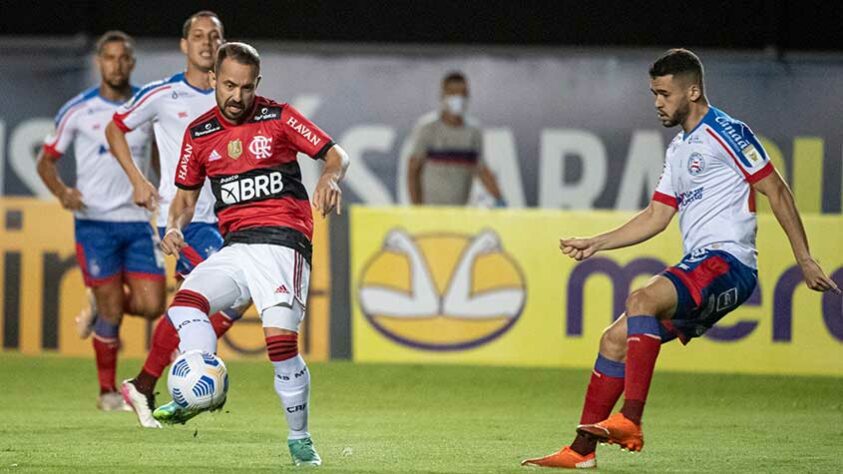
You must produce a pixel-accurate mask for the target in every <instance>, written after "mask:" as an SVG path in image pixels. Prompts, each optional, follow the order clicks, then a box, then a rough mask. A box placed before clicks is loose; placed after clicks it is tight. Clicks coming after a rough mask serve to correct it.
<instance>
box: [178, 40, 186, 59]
mask: <svg viewBox="0 0 843 474" xmlns="http://www.w3.org/2000/svg"><path fill="white" fill-rule="evenodd" d="M179 49H181V53H182V54H184V55H187V38H182V39H181V40H179Z"/></svg>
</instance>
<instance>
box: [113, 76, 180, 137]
mask: <svg viewBox="0 0 843 474" xmlns="http://www.w3.org/2000/svg"><path fill="white" fill-rule="evenodd" d="M170 89H172V86H171V85H170V84H166V83H164V84H157V85H155V84H153V85H150V86H147V87H144V88H143V89H141V90H140V91H138V93H137V94H135V95H134V97H132V98H131V99H130V100H129V101H128V102H126V103H125V104H123V105H121V106H120V107H119V108H118V109H117V111H116V112H114V116H113V117H112V120H113V121H114V124H115V125H117V127H118V128H120V130H123V132H124V133H129V132H131V131H132V130H134V129H135V128H137V127H138V126H139V125H141V124H143V123H146V122H150V121H152V120H154V119H155V118H156V117H157V116H158V105H159V103H160V101H161V99H163V98H165V97H166V96H167V93H168V91H169V90H170Z"/></svg>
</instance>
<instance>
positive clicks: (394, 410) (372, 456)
mask: <svg viewBox="0 0 843 474" xmlns="http://www.w3.org/2000/svg"><path fill="white" fill-rule="evenodd" d="M139 364H140V362H139V361H134V360H130V361H121V365H120V371H119V375H121V376H129V375H131V374H132V373H134V371H135V370H136V369H137V367H138V366H139ZM227 365H228V368H229V374H230V377H231V388H230V391H229V402H228V404H227V405H226V407H225V411H224V412H223V413H219V414H203V415H200V416H199V417H197V418H195V419H194V420H192V421H191V422H189V423H188V424H187V425H184V426H177V427H169V428H166V429H162V430H144V429H141V428H139V427H137V425H136V423H135V419H134V415H133V414H131V413H101V412H98V411H97V410H96V408H95V407H94V404H95V395H96V376H95V372H94V363H93V361H92V360H89V359H71V358H62V357H57V356H40V357H27V356H21V355H18V354H13V353H0V472H86V473H87V472H117V471H121V472H180V473H181V472H197V473H198V472H278V471H280V470H293V467H292V466H290V460H289V455H288V453H287V448H286V442H285V440H286V425H285V421H284V418H283V414H282V412H281V409H280V406H279V401H278V399H277V397H276V395H275V392H274V391H273V389H272V368H271V366H270V364H269V363H267V362H248V361H246V362H236V361H231V362H229V363H228V364H227ZM311 373H312V374H313V390H312V398H311V407H312V408H311V432H312V433H313V438H314V442H315V444H316V447H317V448H318V450H319V452H320V454H321V455H322V458H323V460H324V464H323V466H322V467H321V468H320V469H321V470H324V471H331V472H361V473H398V472H438V473H445V472H466V473H468V472H471V473H478V472H513V473H529V472H552V471H549V470H544V469H539V468H522V467H520V466H519V461H520V460H521V459H522V458H526V457H533V456H538V455H543V454H547V453H550V452H552V451H555V450H557V449H558V448H559V447H560V446H561V445H563V444H567V443H568V442H570V440H571V438H572V433H573V428H574V426H575V424H576V422H577V421H578V417H579V411H580V407H581V403H582V397H583V393H584V390H585V385H586V383H587V381H588V376H589V372H588V371H587V370H562V369H519V368H499V367H466V366H431V365H424V366H422V365H363V364H353V363H349V362H331V363H324V364H311ZM159 390H160V391H162V392H166V384H165V383H164V381H163V380H162V381H161V382H160V383H159ZM650 393H651V395H650V401H649V402H648V406H647V409H646V411H645V419H644V434H645V440H646V446H645V448H644V451H643V452H642V453H637V454H631V453H626V452H621V451H620V450H619V449H617V448H616V447H614V446H601V447H599V448H598V452H597V455H598V457H597V459H598V467H599V471H602V472H636V473H641V472H703V471H706V472H843V378H808V377H783V376H777V377H769V376H763V377H762V376H746V375H726V374H723V375H716V374H715V375H712V374H706V375H697V374H680V373H664V372H659V371H658V369H657V371H656V377H655V380H654V382H653V387H652V389H651V392H650ZM165 401H167V396H166V393H161V394H160V395H159V402H165Z"/></svg>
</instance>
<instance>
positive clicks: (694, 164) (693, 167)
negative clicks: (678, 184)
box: [688, 153, 705, 176]
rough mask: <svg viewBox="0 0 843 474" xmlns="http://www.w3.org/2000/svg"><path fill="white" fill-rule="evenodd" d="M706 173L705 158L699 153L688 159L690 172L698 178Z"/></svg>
mask: <svg viewBox="0 0 843 474" xmlns="http://www.w3.org/2000/svg"><path fill="white" fill-rule="evenodd" d="M703 171H705V158H703V156H702V155H700V154H699V153H691V156H689V157H688V172H689V173H691V175H692V176H696V175H698V174H700V173H702V172H703Z"/></svg>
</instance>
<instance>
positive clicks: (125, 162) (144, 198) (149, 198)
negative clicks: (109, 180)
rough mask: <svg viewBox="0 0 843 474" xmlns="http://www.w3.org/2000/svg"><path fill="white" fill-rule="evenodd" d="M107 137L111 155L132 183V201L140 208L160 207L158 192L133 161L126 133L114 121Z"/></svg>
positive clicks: (110, 123) (107, 128)
mask: <svg viewBox="0 0 843 474" xmlns="http://www.w3.org/2000/svg"><path fill="white" fill-rule="evenodd" d="M105 137H106V139H107V140H108V148H109V149H110V150H111V154H112V155H114V157H115V158H117V162H118V163H120V167H121V168H123V171H124V172H125V173H126V176H128V177H129V181H130V182H131V183H132V188H134V191H133V192H132V200H133V201H134V202H135V204H137V205H138V206H142V207H145V208H147V209H149V210H150V211H154V210H155V208H156V206H157V205H158V190H157V189H155V186H153V185H152V183H150V182H149V180H148V179H146V176H144V175H143V172H141V170H140V168H138V165H137V164H136V163H135V160H133V159H132V152H131V150H130V149H129V142H128V141H126V132H124V131H123V130H121V129H120V127H118V126H117V125H116V124H115V123H114V121H113V120H112V121H111V122H109V124H108V126H107V127H105Z"/></svg>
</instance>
